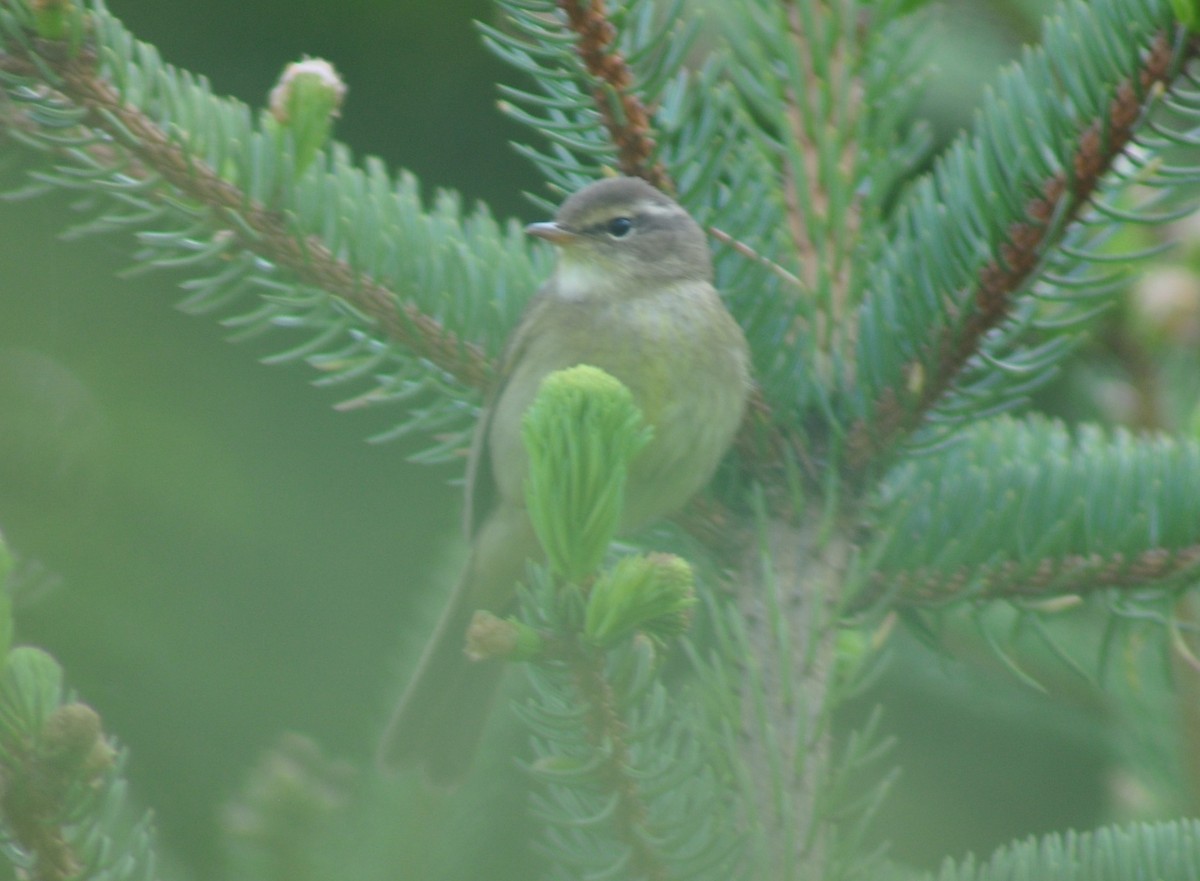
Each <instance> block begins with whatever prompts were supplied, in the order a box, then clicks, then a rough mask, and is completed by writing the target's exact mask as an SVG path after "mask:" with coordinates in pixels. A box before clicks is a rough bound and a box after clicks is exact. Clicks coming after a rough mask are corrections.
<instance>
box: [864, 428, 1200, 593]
mask: <svg viewBox="0 0 1200 881" xmlns="http://www.w3.org/2000/svg"><path fill="white" fill-rule="evenodd" d="M1197 474H1200V444H1197V443H1195V442H1190V441H1187V440H1174V439H1171V438H1167V437H1147V438H1138V437H1134V436H1132V435H1130V434H1128V433H1126V432H1113V433H1111V434H1110V433H1107V432H1103V431H1099V430H1097V429H1094V428H1087V427H1085V428H1083V429H1079V430H1077V431H1074V432H1072V431H1068V430H1067V429H1066V428H1065V427H1064V426H1062V425H1060V424H1058V423H1055V422H1052V421H1048V420H1045V419H1037V418H1032V417H1030V418H1026V419H1024V420H1021V421H1017V420H1013V419H1009V418H1000V419H996V420H993V421H991V422H985V423H981V424H980V425H977V426H974V427H972V428H970V429H966V430H964V431H963V433H962V437H961V438H960V443H958V444H956V445H954V446H952V447H950V448H948V449H946V450H944V451H942V452H940V453H937V454H930V455H929V456H925V457H920V458H918V459H916V460H914V461H912V462H909V463H907V464H906V465H905V466H903V467H902V468H900V469H897V471H895V472H894V473H893V474H892V475H891V476H890V478H889V479H888V481H886V482H885V484H884V487H883V489H882V491H881V494H880V497H879V498H878V499H877V500H876V502H875V503H874V510H873V512H872V516H871V518H870V519H871V532H872V534H873V535H875V536H876V537H877V541H878V542H879V543H880V544H879V546H878V551H877V552H878V558H877V559H878V568H877V569H876V571H875V572H874V573H873V574H872V577H871V579H870V583H869V587H868V589H866V590H864V592H863V593H862V595H860V596H859V597H857V598H856V599H855V603H856V604H857V605H863V604H869V603H871V602H875V601H878V600H879V599H880V598H882V597H886V598H887V599H888V601H889V602H892V603H899V604H912V605H937V604H942V603H950V602H954V601H962V600H964V599H970V600H979V601H985V600H994V599H1014V600H1028V599H1035V598H1041V599H1048V598H1050V597H1055V596H1061V595H1084V594H1088V593H1094V592H1097V591H1101V590H1105V589H1109V588H1120V589H1125V590H1128V589H1131V588H1142V589H1146V588H1151V589H1153V588H1164V589H1171V588H1174V587H1177V586H1178V585H1180V584H1183V583H1186V582H1187V580H1188V579H1189V578H1193V577H1195V575H1196V574H1197V571H1198V569H1200V499H1198V498H1197V493H1196V484H1197V479H1198V478H1197Z"/></svg>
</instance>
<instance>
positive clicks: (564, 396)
mask: <svg viewBox="0 0 1200 881" xmlns="http://www.w3.org/2000/svg"><path fill="white" fill-rule="evenodd" d="M521 436H522V439H523V440H524V442H525V449H526V451H527V452H528V454H529V477H528V483H527V487H526V499H527V503H528V507H529V519H530V521H531V522H532V523H533V528H534V531H535V532H537V537H538V541H539V542H541V545H542V547H543V548H544V549H545V551H546V556H547V558H548V559H549V561H550V567H551V569H553V570H554V573H555V574H556V575H559V576H560V577H562V578H565V579H567V580H568V581H578V580H579V579H580V578H582V577H584V576H585V575H587V574H588V573H590V572H594V571H595V570H596V567H597V566H599V565H600V561H601V559H603V557H604V554H605V551H606V550H607V549H608V544H609V542H611V541H612V538H613V535H615V534H616V531H617V526H618V524H619V523H620V520H621V512H622V511H623V510H624V499H625V479H626V474H627V470H626V469H627V467H628V463H629V462H630V461H631V460H632V459H633V457H634V456H635V455H637V453H638V451H639V450H641V449H642V447H644V446H645V445H646V444H647V443H648V442H649V441H650V436H651V429H650V427H649V426H648V425H646V423H645V421H644V420H643V418H642V413H641V411H640V410H638V407H637V404H635V403H634V401H633V395H632V393H631V392H630V391H629V389H627V388H626V387H625V386H623V385H622V384H621V383H620V382H619V381H618V380H616V379H614V378H613V377H611V376H609V375H608V374H607V373H605V372H604V371H603V370H600V369H598V368H596V367H590V366H588V365H586V364H581V365H579V366H578V367H572V368H570V369H569V370H560V371H557V372H556V373H552V374H550V375H549V376H547V377H546V378H545V379H544V380H542V385H541V388H540V389H539V390H538V394H537V397H536V398H535V399H534V402H533V404H532V406H530V408H529V410H528V412H527V413H526V414H525V418H524V421H523V423H522V426H521Z"/></svg>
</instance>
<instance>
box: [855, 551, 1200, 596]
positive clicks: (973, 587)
mask: <svg viewBox="0 0 1200 881" xmlns="http://www.w3.org/2000/svg"><path fill="white" fill-rule="evenodd" d="M1198 573H1200V544H1197V545H1194V546H1192V547H1185V548H1170V549H1167V548H1154V549H1151V550H1146V551H1143V552H1142V553H1140V554H1135V555H1127V554H1124V553H1121V552H1119V551H1116V552H1113V553H1111V554H1107V555H1106V554H1102V553H1093V554H1088V555H1086V556H1085V555H1082V554H1068V555H1066V556H1063V557H1056V558H1050V559H1042V560H1039V561H1037V562H1036V563H1035V564H1030V563H1022V562H1017V561H1013V560H1005V561H1001V562H997V563H993V564H985V565H982V566H973V567H967V566H962V567H959V568H958V569H956V570H954V571H950V572H946V571H942V570H938V569H935V568H927V569H921V570H914V571H901V572H888V573H878V574H877V575H875V576H874V578H873V579H872V581H873V585H874V587H873V589H872V591H871V592H870V594H869V595H864V596H863V597H862V600H863V601H864V602H868V603H869V602H870V601H871V600H872V599H873V598H874V599H878V598H879V597H880V596H888V597H890V598H892V600H893V601H895V602H899V603H903V604H905V605H914V606H936V605H942V604H945V603H952V602H957V601H961V600H962V599H963V598H964V597H969V598H970V599H972V600H980V601H984V600H997V599H1007V600H1021V599H1047V598H1050V597H1055V596H1063V595H1072V596H1083V595H1086V594H1089V593H1096V592H1100V591H1105V590H1109V589H1112V588H1121V589H1130V588H1138V589H1145V588H1146V587H1147V586H1149V585H1153V584H1171V583H1176V584H1182V583H1185V582H1186V581H1188V580H1189V579H1192V578H1194V577H1195V576H1196V575H1197V574H1198Z"/></svg>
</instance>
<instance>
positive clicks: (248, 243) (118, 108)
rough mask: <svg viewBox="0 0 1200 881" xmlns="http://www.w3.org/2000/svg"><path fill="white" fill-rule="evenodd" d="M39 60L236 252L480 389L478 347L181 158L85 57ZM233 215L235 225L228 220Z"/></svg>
mask: <svg viewBox="0 0 1200 881" xmlns="http://www.w3.org/2000/svg"><path fill="white" fill-rule="evenodd" d="M42 61H43V62H49V63H50V64H52V65H53V68H54V70H55V72H56V73H57V74H58V75H59V77H60V81H59V82H58V83H57V84H56V85H55V88H56V89H57V90H58V91H59V92H61V94H62V95H63V96H64V97H65V98H66V99H67V100H68V101H70V102H71V103H73V104H75V105H76V106H78V107H80V108H82V109H84V110H86V111H87V117H86V119H85V122H86V125H88V126H89V127H91V128H95V129H98V130H100V131H104V132H106V133H107V134H108V135H110V136H111V137H112V138H113V141H114V142H115V143H116V144H119V145H120V147H121V148H122V149H123V150H125V151H127V153H128V154H129V155H130V156H131V157H132V158H133V159H134V160H135V161H136V162H137V163H138V166H140V168H141V171H142V172H143V173H145V174H146V175H147V177H149V176H151V175H157V176H160V177H161V178H162V179H163V180H165V181H167V182H168V183H169V184H171V185H172V186H173V187H175V188H176V189H177V190H178V191H179V192H180V193H182V194H184V195H186V196H187V197H189V198H191V199H194V200H196V201H198V202H200V203H202V204H204V205H206V206H208V207H209V208H210V210H211V211H212V213H213V216H214V217H215V218H219V219H222V220H224V219H230V220H229V223H228V230H229V231H230V233H232V234H234V235H237V236H238V237H239V241H240V242H241V244H242V247H244V248H245V249H247V250H249V251H251V252H253V253H255V254H258V255H259V256H261V257H263V258H265V259H266V260H268V261H270V262H271V263H273V264H274V265H276V266H279V267H281V268H283V269H285V270H286V271H288V272H290V273H291V274H292V275H293V276H294V277H295V278H296V279H297V280H299V281H301V282H303V283H305V284H310V285H313V286H314V287H318V288H320V289H322V290H324V291H326V292H327V293H329V294H330V295H332V296H335V297H338V298H340V299H342V300H344V301H345V302H346V303H348V304H350V305H351V306H352V307H353V308H354V309H355V310H357V311H358V312H360V313H362V314H363V315H365V316H367V317H368V318H369V319H371V320H373V321H374V322H375V324H376V326H377V327H378V328H379V329H380V331H381V332H382V333H383V335H384V336H386V337H387V338H388V339H390V340H392V341H394V342H396V343H399V344H400V345H402V346H404V347H406V348H408V349H409V350H410V351H411V352H413V353H414V354H415V355H417V356H418V357H421V358H424V359H426V360H428V361H429V362H430V363H431V364H433V365H435V366H436V367H438V368H439V369H441V370H443V371H445V372H446V373H448V374H449V375H451V376H453V377H454V378H455V379H457V380H459V381H460V382H462V383H463V384H464V385H467V386H470V387H472V388H482V387H484V386H486V384H487V383H488V381H489V379H490V377H491V375H492V371H493V366H492V364H491V362H490V360H489V359H488V357H487V356H486V355H485V354H484V353H483V350H482V349H480V348H479V347H478V346H476V345H474V344H473V343H470V342H466V341H464V340H462V339H460V338H459V337H458V335H457V334H455V333H454V332H452V331H450V330H448V329H446V328H445V327H444V326H443V325H442V324H441V323H440V322H439V321H438V320H437V319H436V318H434V317H433V316H431V315H427V314H426V313H424V312H423V311H421V310H420V309H419V308H418V307H416V306H415V305H413V304H411V303H406V302H404V301H403V300H402V298H401V297H400V295H399V294H397V293H396V292H395V291H393V290H390V289H388V288H387V287H385V286H383V285H381V284H379V283H378V282H376V281H374V280H373V279H370V278H367V277H366V276H364V275H363V274H361V273H360V272H358V271H356V270H355V269H354V268H353V267H352V266H351V265H350V264H348V263H347V262H346V261H344V260H341V259H339V258H338V257H336V256H335V255H334V254H333V252H332V251H330V249H329V248H328V247H327V246H326V245H325V243H324V242H323V241H321V240H320V239H319V238H317V237H316V236H313V235H305V234H303V233H300V232H298V231H296V230H294V229H292V228H289V226H288V224H287V222H286V221H285V219H284V217H283V215H282V214H280V213H278V212H275V211H271V210H269V209H268V208H267V207H266V206H264V205H262V204H261V203H259V202H256V201H254V200H252V199H250V198H249V197H248V196H247V194H246V193H245V192H244V191H243V190H242V189H240V188H239V187H237V186H235V185H234V184H232V183H230V182H229V181H227V180H225V179H223V178H222V177H220V176H219V175H218V174H217V173H216V172H215V171H214V170H213V169H212V168H210V167H208V166H207V165H206V164H205V163H204V162H202V161H201V160H200V159H199V158H198V157H196V156H193V155H191V154H189V153H188V152H187V151H186V149H185V148H184V147H183V146H181V145H180V143H179V142H178V140H177V139H172V138H171V137H169V136H168V135H167V133H166V132H165V131H163V129H162V128H160V127H159V126H158V125H157V124H156V123H155V122H154V121H153V120H151V119H150V118H149V117H147V116H146V115H145V114H144V113H142V111H141V110H140V109H139V108H137V107H135V106H134V105H132V104H131V103H129V102H127V101H125V100H124V99H123V98H122V97H121V95H120V93H119V92H118V91H117V90H116V89H115V88H114V87H113V86H112V84H111V83H109V82H108V81H106V80H105V79H104V78H103V77H102V76H100V75H99V74H98V72H97V70H96V63H95V62H96V59H95V57H94V56H93V55H92V54H91V53H89V52H82V53H80V54H79V55H77V56H76V57H74V58H62V59H56V58H55V57H54V53H52V52H47V53H46V54H45V55H44V56H43V57H42ZM0 66H2V67H3V68H4V69H5V70H7V71H9V72H12V73H19V74H29V75H36V70H35V68H34V67H33V65H32V62H30V61H28V60H26V59H22V58H19V57H16V56H13V55H4V56H0ZM131 136H132V137H131ZM135 170H136V169H135ZM235 217H236V218H237V220H236V221H234V220H232V218H235ZM245 229H249V230H251V231H252V232H253V237H250V236H247V235H245V233H244V232H243V230H245Z"/></svg>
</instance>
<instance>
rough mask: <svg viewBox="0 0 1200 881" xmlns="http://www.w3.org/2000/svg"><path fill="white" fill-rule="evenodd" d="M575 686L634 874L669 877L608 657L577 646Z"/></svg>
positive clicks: (571, 653)
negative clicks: (650, 830) (650, 831)
mask: <svg viewBox="0 0 1200 881" xmlns="http://www.w3.org/2000/svg"><path fill="white" fill-rule="evenodd" d="M565 661H566V664H567V667H568V669H569V670H570V671H571V678H572V680H573V683H574V686H575V689H576V691H577V693H578V695H579V697H580V700H581V702H582V703H583V704H584V706H586V707H587V713H586V715H585V717H584V719H585V723H586V725H587V729H588V736H589V738H590V739H591V741H592V746H593V747H595V749H596V750H597V751H599V752H600V753H601V754H602V755H603V759H602V760H601V762H600V765H599V767H598V769H597V773H598V774H599V775H600V776H602V777H603V778H604V780H605V785H606V786H607V787H608V788H609V789H610V791H611V792H613V793H614V795H615V796H616V799H617V803H616V808H615V809H614V811H613V815H612V816H613V822H614V824H615V827H616V834H617V837H618V838H619V839H620V840H621V842H622V843H623V844H624V845H625V847H627V848H629V855H630V856H629V869H630V874H631V876H633V877H637V878H645V879H647V881H669V879H670V878H671V875H670V873H669V872H668V871H667V868H666V866H664V865H663V863H662V861H661V860H660V859H659V856H658V854H657V853H655V852H654V849H653V847H652V846H651V843H650V842H651V836H649V835H647V834H646V832H647V818H648V811H647V808H646V802H645V799H644V797H643V796H642V793H641V791H640V788H639V786H638V780H637V777H636V775H635V774H633V773H631V768H632V761H631V758H630V754H629V740H628V730H627V727H626V725H625V721H624V720H623V719H622V718H621V715H620V713H619V711H618V708H617V701H616V696H615V695H614V694H613V690H612V685H611V684H610V683H609V681H608V679H607V677H606V674H605V670H604V658H603V657H602V656H598V655H597V656H589V655H588V654H587V653H586V652H585V651H584V650H583V649H582V648H581V647H580V646H578V645H576V644H573V645H572V647H571V648H570V649H569V650H568V653H567V657H566V658H565Z"/></svg>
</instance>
